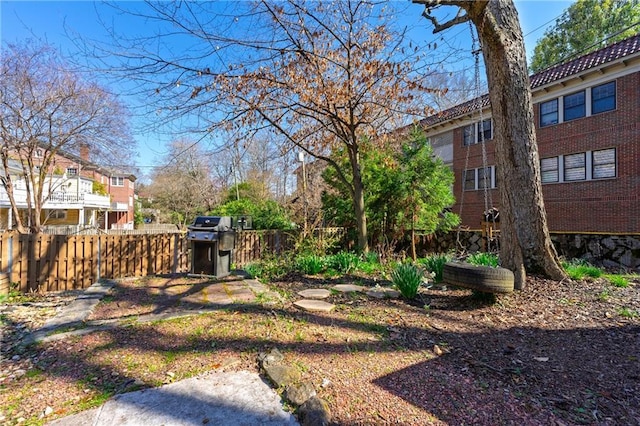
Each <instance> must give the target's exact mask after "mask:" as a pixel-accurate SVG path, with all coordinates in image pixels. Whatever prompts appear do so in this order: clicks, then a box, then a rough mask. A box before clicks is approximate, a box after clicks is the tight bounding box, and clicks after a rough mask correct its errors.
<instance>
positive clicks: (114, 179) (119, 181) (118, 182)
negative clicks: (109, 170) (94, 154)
mask: <svg viewBox="0 0 640 426" xmlns="http://www.w3.org/2000/svg"><path fill="white" fill-rule="evenodd" d="M111 186H124V178H123V177H122V176H111Z"/></svg>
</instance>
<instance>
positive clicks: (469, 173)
mask: <svg viewBox="0 0 640 426" xmlns="http://www.w3.org/2000/svg"><path fill="white" fill-rule="evenodd" d="M463 178H464V179H463V182H464V183H463V185H464V186H463V189H464V190H465V191H474V190H475V189H476V170H475V169H470V170H465V171H464V176H463Z"/></svg>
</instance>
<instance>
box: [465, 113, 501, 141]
mask: <svg viewBox="0 0 640 426" xmlns="http://www.w3.org/2000/svg"><path fill="white" fill-rule="evenodd" d="M492 124H493V123H492V121H491V119H490V118H488V119H486V120H482V122H478V123H473V124H469V125H468V126H465V127H464V132H463V136H462V138H463V140H462V143H463V145H464V146H469V145H474V144H477V143H480V142H484V141H488V140H491V139H493V125H492Z"/></svg>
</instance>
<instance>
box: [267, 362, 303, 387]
mask: <svg viewBox="0 0 640 426" xmlns="http://www.w3.org/2000/svg"><path fill="white" fill-rule="evenodd" d="M262 368H264V371H265V373H267V376H268V377H269V379H271V381H272V382H273V383H275V385H276V386H277V387H281V386H287V385H290V384H292V383H296V382H298V381H300V371H298V369H297V368H295V367H290V366H288V365H284V364H263V366H262Z"/></svg>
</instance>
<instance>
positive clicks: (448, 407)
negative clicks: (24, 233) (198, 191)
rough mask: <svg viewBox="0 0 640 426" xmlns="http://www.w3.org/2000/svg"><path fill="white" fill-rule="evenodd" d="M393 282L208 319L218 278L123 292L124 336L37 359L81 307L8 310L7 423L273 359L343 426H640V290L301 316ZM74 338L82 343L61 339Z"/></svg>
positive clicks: (87, 341) (605, 286)
mask: <svg viewBox="0 0 640 426" xmlns="http://www.w3.org/2000/svg"><path fill="white" fill-rule="evenodd" d="M340 283H342V284H357V285H361V286H364V287H372V286H376V285H381V286H389V285H390V282H388V281H386V282H385V281H379V280H378V281H374V280H373V279H370V278H363V277H356V276H349V275H343V276H340V277H337V278H326V277H321V276H312V275H302V274H298V273H289V274H287V275H286V276H285V277H284V278H280V279H279V280H278V281H274V282H270V283H268V284H267V286H268V288H269V290H270V292H268V293H260V294H256V297H255V299H254V300H245V301H242V302H240V303H232V304H219V305H218V306H214V307H213V309H211V310H210V311H208V312H206V313H201V314H198V313H196V312H192V314H193V315H191V316H187V317H180V318H173V319H163V320H154V321H149V322H141V321H139V320H140V319H141V318H144V317H145V315H148V314H160V313H184V312H185V311H188V310H195V309H200V308H201V306H197V305H198V303H197V302H193V301H192V302H186V301H185V300H186V299H185V298H184V297H183V296H184V295H185V294H186V293H193V292H194V289H197V290H198V291H200V289H202V288H204V287H205V286H206V285H207V281H206V280H203V279H202V278H188V277H185V276H174V277H146V278H140V279H126V280H121V281H118V283H117V285H116V286H115V287H114V289H113V290H112V292H111V293H110V294H108V295H107V296H105V297H104V299H103V300H102V302H101V303H100V304H99V305H98V306H97V308H96V309H95V311H94V312H93V314H92V316H91V317H90V318H89V320H91V321H99V320H107V319H119V322H117V324H116V325H113V326H112V327H109V328H106V329H103V330H99V331H95V332H92V333H88V334H85V335H78V336H69V337H66V338H63V339H60V340H53V341H49V342H45V343H40V344H37V345H33V346H31V347H28V348H26V349H25V348H21V347H20V345H19V343H20V339H21V338H23V337H24V335H25V333H26V332H28V331H29V330H32V329H35V328H37V327H39V326H41V325H42V323H43V322H44V320H45V319H47V318H49V317H51V316H52V315H53V314H54V313H55V310H56V307H57V306H61V305H64V304H66V303H69V302H70V301H71V300H72V296H73V295H68V294H67V295H64V294H56V295H50V296H47V297H24V298H15V299H11V300H8V301H5V302H4V304H3V306H2V311H0V315H1V317H0V318H1V319H2V331H3V337H2V339H3V341H2V345H3V347H2V356H3V360H2V365H1V366H0V423H6V424H17V423H21V424H43V423H45V421H49V420H52V419H54V418H58V417H62V416H65V415H68V414H71V413H74V412H78V411H81V410H83V409H86V408H90V407H94V406H97V405H100V404H101V403H102V402H104V401H105V400H106V399H107V398H109V397H111V396H112V395H114V394H116V393H121V392H127V391H131V390H135V389H142V388H147V387H155V386H160V385H162V384H165V383H170V382H174V381H177V380H181V379H183V378H187V377H192V376H194V375H197V374H199V373H203V372H207V371H212V370H223V371H238V370H247V371H259V363H258V360H257V356H258V354H259V353H260V352H267V351H269V350H271V349H272V348H277V349H278V350H279V351H281V352H282V353H283V354H284V356H285V360H286V361H287V362H288V363H290V364H291V365H293V366H295V367H296V368H298V369H299V370H300V373H301V375H302V377H303V379H308V380H311V381H312V382H313V384H314V385H315V387H316V389H317V392H318V396H319V397H321V398H323V399H325V400H326V401H327V402H328V403H329V407H330V410H331V416H332V421H333V422H334V424H336V425H365V424H406V425H431V424H433V425H445V424H452V425H454V424H455V425H458V424H481V425H495V424H513V425H527V424H531V425H540V424H549V425H551V424H557V425H563V424H598V425H600V424H611V425H613V424H640V362H639V360H638V356H640V317H639V313H640V295H639V292H638V288H639V285H640V280H639V279H638V278H637V277H632V278H631V279H630V282H629V285H628V286H626V287H617V286H615V285H612V284H611V283H610V282H609V281H607V280H605V279H601V278H599V279H585V280H582V281H571V280H566V281H563V282H554V281H548V280H544V279H540V278H536V277H530V278H529V280H528V282H527V288H526V290H524V291H520V292H514V293H510V294H507V295H500V296H498V297H497V298H496V299H492V298H487V297H484V298H483V297H478V296H477V295H474V294H473V293H472V291H471V290H466V289H456V288H450V287H446V286H441V285H431V286H424V287H423V288H421V290H420V292H419V294H418V297H416V298H415V299H413V300H407V299H404V298H403V297H402V296H399V297H394V298H387V299H378V298H375V297H370V296H367V295H366V294H365V293H362V292H358V293H356V292H352V293H340V292H336V291H331V294H330V296H329V297H328V298H327V299H326V300H327V301H328V302H330V303H332V304H334V305H335V308H334V309H333V310H332V311H330V312H308V311H303V310H300V309H299V308H297V307H296V306H295V305H294V304H293V303H294V302H295V301H297V300H299V299H301V297H300V296H298V295H297V292H298V291H300V290H304V289H310V288H314V289H317V288H324V289H330V288H331V287H332V286H334V285H336V284H340ZM61 331H68V330H61Z"/></svg>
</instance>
